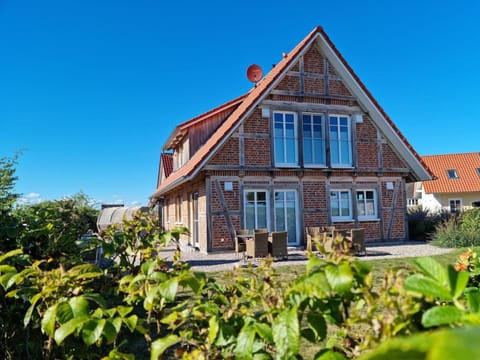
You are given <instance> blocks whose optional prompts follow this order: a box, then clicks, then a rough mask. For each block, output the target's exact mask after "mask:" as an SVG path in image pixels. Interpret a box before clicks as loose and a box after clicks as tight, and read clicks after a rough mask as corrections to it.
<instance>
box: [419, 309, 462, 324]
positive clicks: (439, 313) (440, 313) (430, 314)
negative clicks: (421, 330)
mask: <svg viewBox="0 0 480 360" xmlns="http://www.w3.org/2000/svg"><path fill="white" fill-rule="evenodd" d="M463 315H464V312H463V311H462V310H460V309H458V308H456V307H455V306H453V305H445V306H435V307H433V308H430V309H428V310H427V311H425V312H424V313H423V315H422V325H423V326H425V327H432V326H440V325H453V324H455V323H457V322H460V321H461V320H462V318H463Z"/></svg>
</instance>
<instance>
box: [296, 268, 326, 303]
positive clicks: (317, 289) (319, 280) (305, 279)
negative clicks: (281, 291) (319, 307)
mask: <svg viewBox="0 0 480 360" xmlns="http://www.w3.org/2000/svg"><path fill="white" fill-rule="evenodd" d="M292 291H296V292H298V293H300V294H304V295H305V296H307V297H312V298H319V299H323V298H325V297H327V296H328V294H329V293H330V291H331V288H330V285H329V283H328V281H327V277H326V276H325V273H323V272H316V273H313V274H308V275H304V276H302V277H300V278H299V279H298V280H296V281H295V285H294V286H293V287H292Z"/></svg>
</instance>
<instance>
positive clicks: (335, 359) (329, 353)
mask: <svg viewBox="0 0 480 360" xmlns="http://www.w3.org/2000/svg"><path fill="white" fill-rule="evenodd" d="M315 360H347V358H346V357H345V356H343V355H342V354H340V353H339V352H337V351H334V350H330V349H325V350H322V351H320V352H319V353H318V354H316V355H315ZM402 360H406V359H402ZM408 360H410V359H408Z"/></svg>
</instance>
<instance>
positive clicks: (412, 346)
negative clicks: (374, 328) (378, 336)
mask: <svg viewBox="0 0 480 360" xmlns="http://www.w3.org/2000/svg"><path fill="white" fill-rule="evenodd" d="M432 343H433V338H432V337H431V336H428V333H421V334H418V335H413V336H409V337H406V338H405V337H398V338H391V339H389V340H387V341H385V342H382V343H381V344H380V345H379V346H378V347H376V348H375V349H374V350H373V351H370V352H367V353H365V355H363V356H361V357H360V358H359V360H426V359H427V356H426V355H427V351H428V349H429V348H430V347H431V346H432ZM321 359H322V360H324V359H323V358H321ZM445 359H447V358H445ZM325 360H326V359H325ZM428 360H433V359H430V358H428Z"/></svg>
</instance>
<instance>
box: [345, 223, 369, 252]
mask: <svg viewBox="0 0 480 360" xmlns="http://www.w3.org/2000/svg"><path fill="white" fill-rule="evenodd" d="M346 238H347V239H348V240H349V241H351V243H352V247H353V251H354V252H355V254H362V255H367V248H366V247H365V229H362V228H359V229H352V230H350V234H347V236H346Z"/></svg>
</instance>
